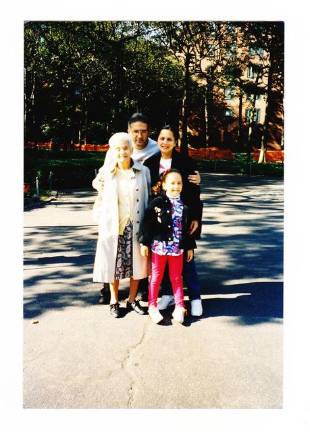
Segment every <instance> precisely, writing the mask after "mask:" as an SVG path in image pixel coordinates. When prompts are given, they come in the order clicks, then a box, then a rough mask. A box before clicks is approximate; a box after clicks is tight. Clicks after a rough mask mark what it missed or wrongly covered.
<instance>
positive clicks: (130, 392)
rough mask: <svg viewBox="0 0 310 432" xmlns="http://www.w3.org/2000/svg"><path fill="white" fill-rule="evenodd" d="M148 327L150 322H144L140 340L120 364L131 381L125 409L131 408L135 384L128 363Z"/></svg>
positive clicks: (140, 343) (141, 341) (129, 349)
mask: <svg viewBox="0 0 310 432" xmlns="http://www.w3.org/2000/svg"><path fill="white" fill-rule="evenodd" d="M149 325H150V320H148V319H147V320H146V321H145V323H144V325H143V331H142V335H141V338H140V340H139V341H138V342H137V343H136V344H135V345H133V346H132V347H130V348H128V350H127V353H126V357H125V358H124V360H122V362H121V368H122V369H123V370H124V371H126V372H127V374H128V376H129V377H130V379H131V383H130V387H129V390H128V402H127V408H132V406H133V400H134V384H135V378H134V376H133V374H132V373H130V370H129V363H130V360H131V357H132V356H133V354H134V352H135V351H136V350H137V349H138V348H139V347H140V346H141V345H142V343H143V342H144V339H145V336H146V330H147V328H148V327H149Z"/></svg>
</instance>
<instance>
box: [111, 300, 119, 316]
mask: <svg viewBox="0 0 310 432" xmlns="http://www.w3.org/2000/svg"><path fill="white" fill-rule="evenodd" d="M110 314H111V315H112V316H113V317H114V318H119V317H120V315H121V314H120V310H119V303H113V304H110Z"/></svg>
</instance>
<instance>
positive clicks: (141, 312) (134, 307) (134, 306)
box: [126, 300, 145, 315]
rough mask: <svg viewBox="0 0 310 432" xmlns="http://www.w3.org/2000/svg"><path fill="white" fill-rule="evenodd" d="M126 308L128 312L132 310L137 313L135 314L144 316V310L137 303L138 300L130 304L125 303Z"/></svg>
mask: <svg viewBox="0 0 310 432" xmlns="http://www.w3.org/2000/svg"><path fill="white" fill-rule="evenodd" d="M126 308H127V310H128V309H129V310H134V311H135V312H137V314H139V315H144V314H145V312H144V310H143V309H142V307H141V305H140V303H139V301H138V300H135V301H133V302H132V303H130V302H129V301H127V303H126Z"/></svg>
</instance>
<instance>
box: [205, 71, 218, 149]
mask: <svg viewBox="0 0 310 432" xmlns="http://www.w3.org/2000/svg"><path fill="white" fill-rule="evenodd" d="M213 86H214V77H213V68H212V67H210V68H209V70H208V74H207V91H206V108H207V116H208V147H211V146H214V145H216V139H215V122H214V102H213Z"/></svg>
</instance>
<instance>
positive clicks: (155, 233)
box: [139, 169, 196, 324]
mask: <svg viewBox="0 0 310 432" xmlns="http://www.w3.org/2000/svg"><path fill="white" fill-rule="evenodd" d="M162 188H163V191H164V192H165V193H163V194H161V195H159V196H158V197H156V198H154V199H153V200H152V201H151V202H150V204H149V206H148V208H147V209H146V211H145V214H144V218H143V222H142V225H141V229H140V235H139V240H140V244H141V255H142V256H148V253H149V247H150V248H151V251H152V271H151V279H150V283H149V315H150V317H151V319H152V321H153V322H154V323H156V324H158V323H159V322H160V321H161V320H162V319H163V316H162V315H161V313H160V312H159V310H158V307H157V297H158V292H159V287H160V284H161V281H162V278H163V274H164V270H165V266H166V264H167V263H168V266H169V276H170V281H171V285H172V290H173V295H174V299H175V304H176V306H175V309H174V312H173V314H172V316H173V318H174V319H175V321H177V322H179V323H183V321H184V313H185V308H184V294H183V280H182V269H183V252H184V250H185V251H186V259H187V261H190V260H191V259H192V258H193V248H194V247H195V246H196V245H195V240H194V239H193V237H192V236H191V235H190V234H188V230H189V227H190V225H191V220H190V217H189V212H188V207H187V206H186V205H184V203H183V202H182V200H181V197H180V194H181V191H182V176H181V174H180V172H179V171H177V170H174V169H172V170H170V171H168V172H166V173H165V174H164V175H163V178H162Z"/></svg>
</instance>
